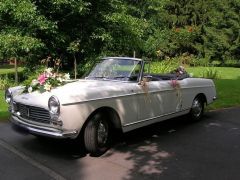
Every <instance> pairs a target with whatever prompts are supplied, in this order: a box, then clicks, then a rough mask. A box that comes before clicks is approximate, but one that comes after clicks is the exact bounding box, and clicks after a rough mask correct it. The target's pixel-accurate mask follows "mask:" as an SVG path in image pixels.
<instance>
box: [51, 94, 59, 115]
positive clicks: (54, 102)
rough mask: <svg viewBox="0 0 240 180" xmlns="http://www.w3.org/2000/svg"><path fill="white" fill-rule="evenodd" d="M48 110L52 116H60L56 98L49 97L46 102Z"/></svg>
mask: <svg viewBox="0 0 240 180" xmlns="http://www.w3.org/2000/svg"><path fill="white" fill-rule="evenodd" d="M48 108H49V111H50V113H51V115H53V116H58V115H59V114H60V103H59V100H58V98H57V97H56V96H51V97H50V98H49V100H48Z"/></svg>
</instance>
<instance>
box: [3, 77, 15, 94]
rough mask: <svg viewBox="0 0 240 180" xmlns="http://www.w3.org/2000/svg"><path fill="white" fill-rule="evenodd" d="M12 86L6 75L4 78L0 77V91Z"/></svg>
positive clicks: (12, 83) (12, 82)
mask: <svg viewBox="0 0 240 180" xmlns="http://www.w3.org/2000/svg"><path fill="white" fill-rule="evenodd" d="M14 85H15V84H14V81H13V80H12V79H10V78H9V77H8V75H7V74H6V75H5V76H3V75H2V76H0V90H5V89H7V88H8V87H11V86H14Z"/></svg>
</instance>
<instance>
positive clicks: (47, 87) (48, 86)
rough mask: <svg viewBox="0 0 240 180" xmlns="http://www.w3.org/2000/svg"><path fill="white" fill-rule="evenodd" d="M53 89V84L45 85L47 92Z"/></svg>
mask: <svg viewBox="0 0 240 180" xmlns="http://www.w3.org/2000/svg"><path fill="white" fill-rule="evenodd" d="M51 88H52V85H51V84H48V83H47V84H45V85H44V89H45V90H46V91H50V90H51Z"/></svg>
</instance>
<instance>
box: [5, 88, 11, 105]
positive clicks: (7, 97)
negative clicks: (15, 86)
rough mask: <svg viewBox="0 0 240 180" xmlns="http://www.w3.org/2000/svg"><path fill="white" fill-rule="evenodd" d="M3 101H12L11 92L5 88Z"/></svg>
mask: <svg viewBox="0 0 240 180" xmlns="http://www.w3.org/2000/svg"><path fill="white" fill-rule="evenodd" d="M5 101H6V102H7V103H8V104H10V103H11V101H12V92H11V91H10V90H9V89H7V90H6V91H5Z"/></svg>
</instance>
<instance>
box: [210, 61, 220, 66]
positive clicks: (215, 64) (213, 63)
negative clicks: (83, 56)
mask: <svg viewBox="0 0 240 180" xmlns="http://www.w3.org/2000/svg"><path fill="white" fill-rule="evenodd" d="M221 64H222V62H221V61H217V60H215V61H212V62H211V66H214V67H219V66H221Z"/></svg>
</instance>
